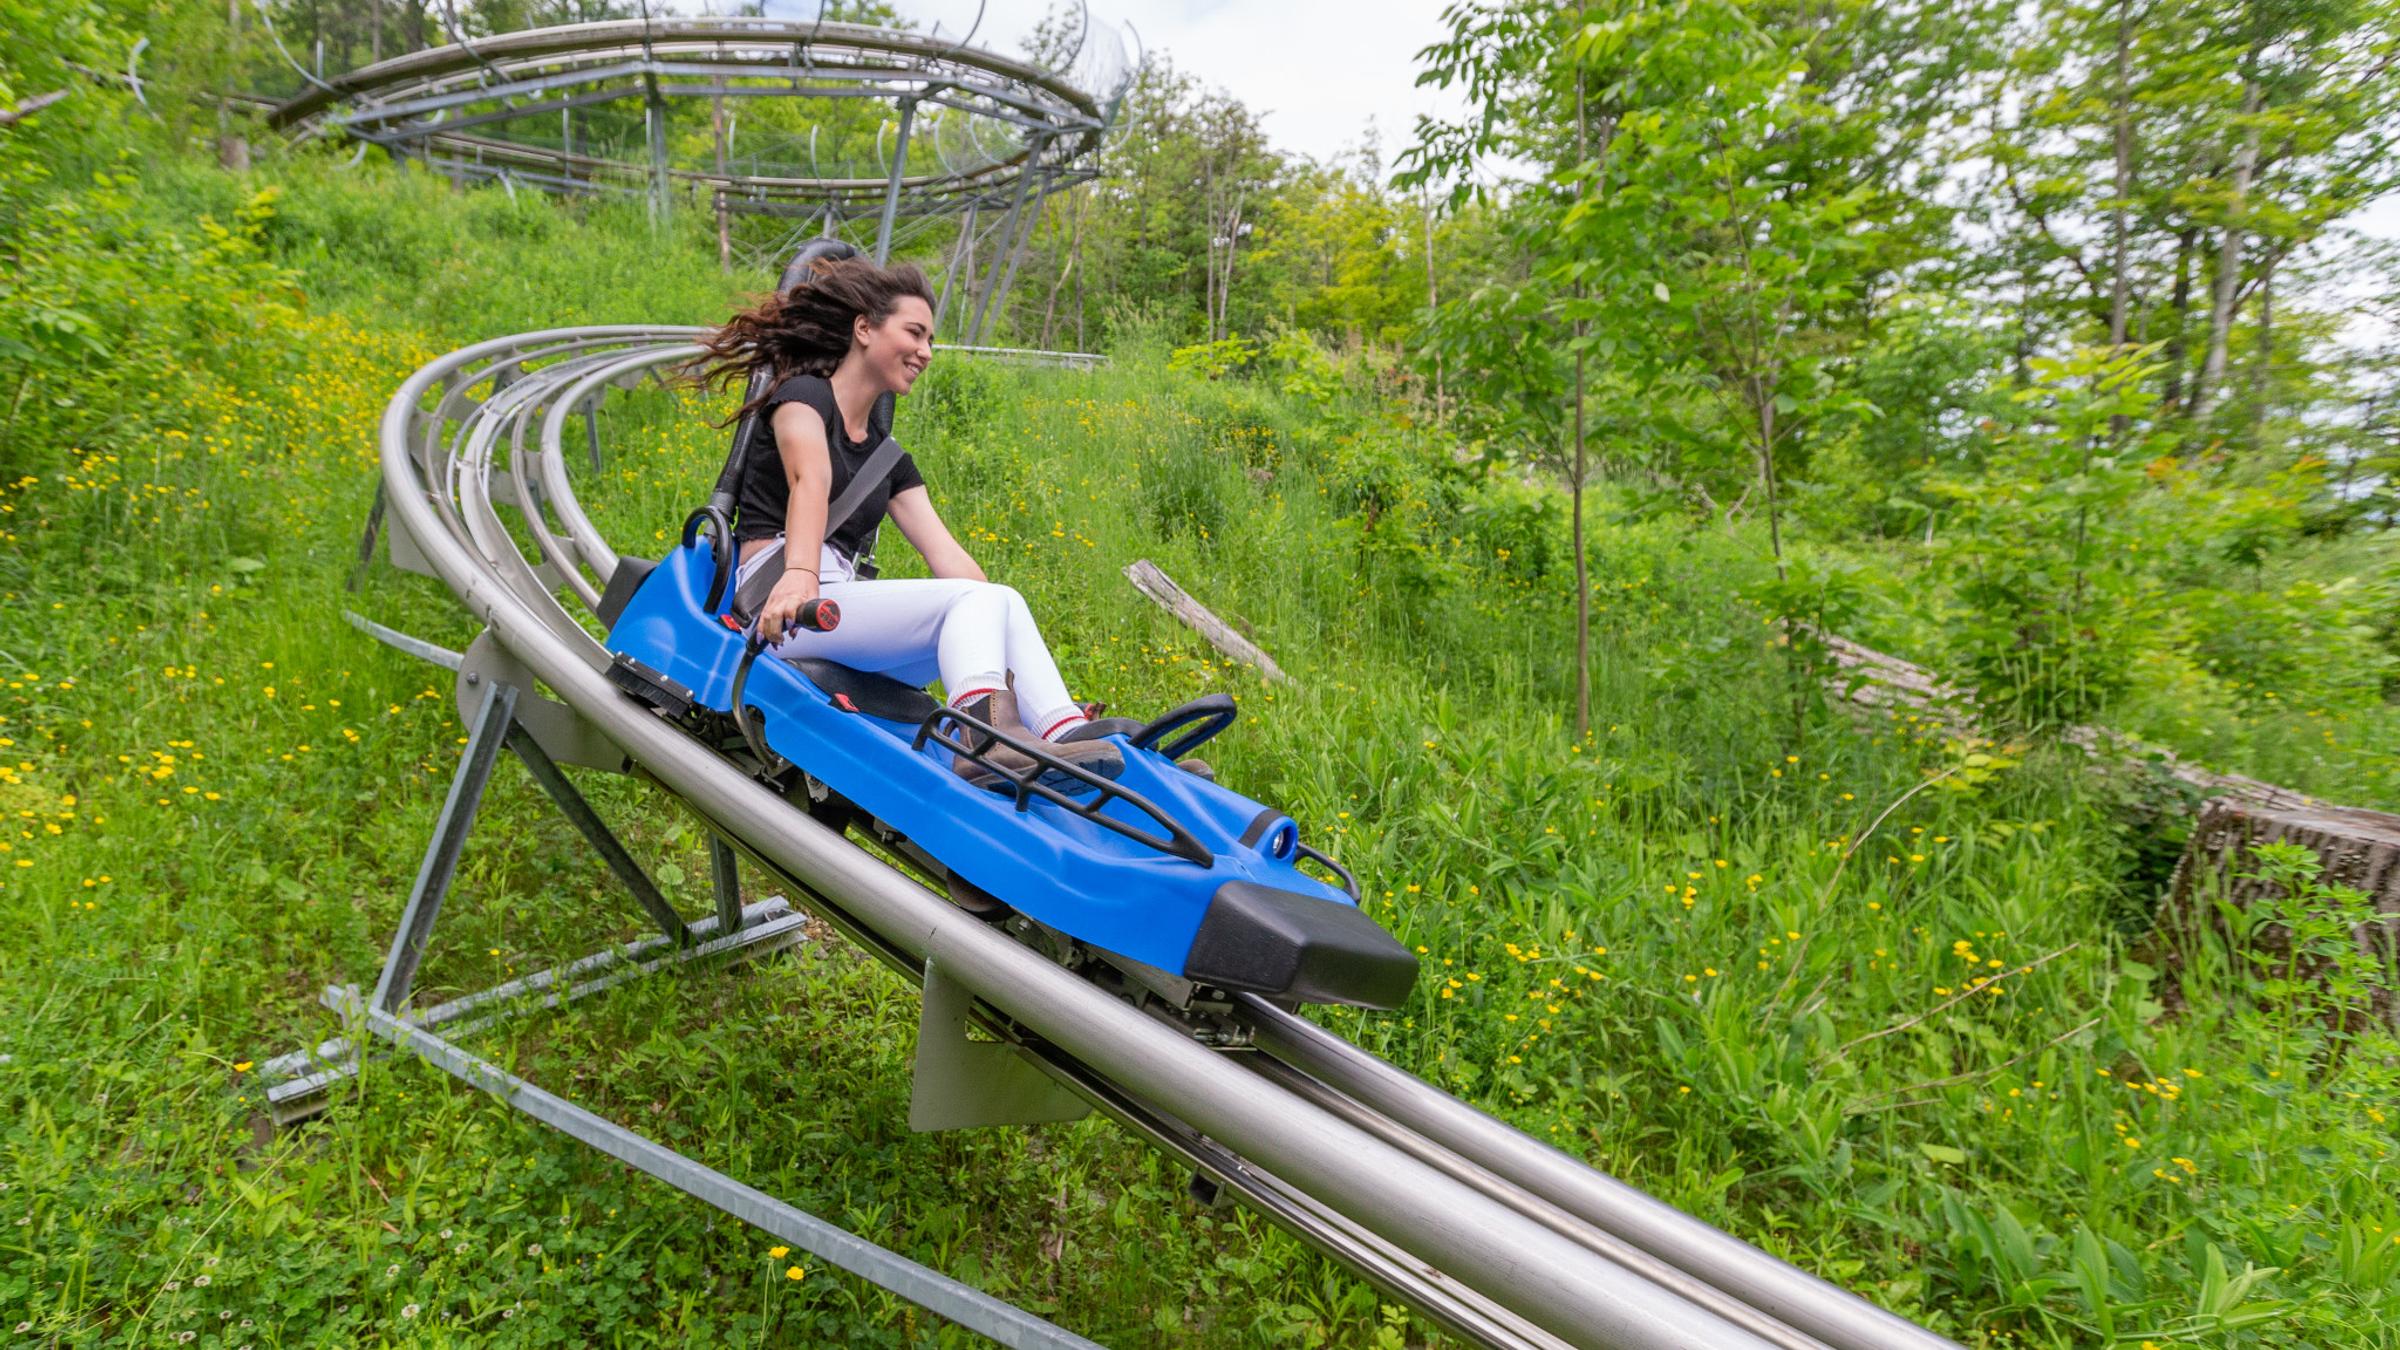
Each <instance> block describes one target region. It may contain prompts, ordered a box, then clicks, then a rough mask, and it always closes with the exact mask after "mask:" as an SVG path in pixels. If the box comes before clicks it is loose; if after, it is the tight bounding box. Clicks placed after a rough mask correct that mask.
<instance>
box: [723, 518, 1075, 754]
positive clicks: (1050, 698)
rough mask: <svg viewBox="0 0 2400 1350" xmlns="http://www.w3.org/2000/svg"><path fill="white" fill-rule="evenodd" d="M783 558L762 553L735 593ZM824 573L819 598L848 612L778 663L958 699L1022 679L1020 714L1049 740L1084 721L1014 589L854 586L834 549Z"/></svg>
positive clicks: (798, 641) (788, 645) (747, 566)
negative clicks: (937, 681) (1066, 723)
mask: <svg viewBox="0 0 2400 1350" xmlns="http://www.w3.org/2000/svg"><path fill="white" fill-rule="evenodd" d="M778 537H779V538H780V536H778ZM776 553H777V550H774V549H761V550H759V552H758V555H757V556H756V557H752V558H749V559H745V560H744V561H743V563H742V565H741V567H740V568H739V569H738V570H737V571H736V573H735V575H734V587H735V588H736V589H737V590H738V589H739V588H740V586H741V584H742V582H744V581H746V580H748V579H749V578H750V576H751V574H752V573H754V572H755V571H757V570H758V568H759V567H760V566H761V565H763V564H764V563H765V561H766V560H767V559H768V558H769V557H772V556H775V554H776ZM820 570H821V571H822V573H823V577H824V579H823V580H822V581H821V582H820V583H819V585H818V587H817V594H819V595H821V596H823V597H825V598H826V599H828V600H831V601H833V602H834V603H835V604H837V605H840V606H841V608H842V621H841V622H840V623H839V624H837V625H835V626H834V630H833V631H832V632H830V633H819V632H815V631H813V630H810V629H806V628H794V629H792V630H791V631H790V633H789V635H788V636H786V637H785V638H784V639H783V640H782V641H781V642H778V643H776V644H775V654H776V655H777V656H780V657H783V658H785V659H786V660H791V659H794V658H797V657H803V656H814V657H822V658H823V659H825V660H828V661H837V662H840V663H841V664H842V665H845V666H849V667H851V668H852V669H855V670H868V671H873V672H875V673H876V674H878V675H889V676H890V677H892V678H893V679H895V680H899V681H900V682H901V683H903V684H908V685H913V686H916V687H919V688H922V687H923V686H925V685H927V684H930V683H932V682H933V680H934V677H936V676H937V675H938V676H939V677H941V681H942V688H943V689H944V691H945V692H946V693H947V694H948V695H949V696H950V697H951V698H953V699H955V698H957V697H958V696H959V695H960V694H964V693H968V692H971V691H973V690H978V689H999V688H1002V687H1003V686H1004V685H1005V684H1006V683H1007V674H1008V672H1011V671H1013V672H1015V673H1016V677H1017V684H1016V691H1017V711H1018V713H1019V714H1020V715H1021V716H1022V717H1024V718H1025V721H1026V725H1027V726H1030V727H1031V728H1033V730H1035V731H1037V732H1045V733H1046V732H1048V731H1050V730H1052V729H1053V728H1054V726H1055V724H1056V723H1058V722H1059V721H1061V720H1062V719H1067V718H1070V717H1071V716H1074V715H1078V714H1080V712H1081V710H1080V709H1079V708H1078V707H1077V706H1076V704H1075V700H1074V699H1073V698H1072V697H1070V696H1069V695H1068V693H1067V682H1066V680H1065V678H1064V677H1062V676H1061V675H1060V674H1059V673H1058V663H1057V662H1056V661H1054V660H1052V659H1051V657H1050V648H1049V647H1048V646H1047V645H1045V644H1044V643H1043V641H1042V634H1041V630H1040V629H1038V628H1036V627H1035V626H1034V622H1033V611H1032V610H1030V609H1028V608H1026V606H1025V598H1024V597H1023V596H1021V595H1018V594H1017V593H1016V591H1015V590H1014V589H1013V588H1011V587H1007V586H1000V585H995V584H993V583H992V582H988V581H965V580H960V579H957V578H950V577H922V578H918V577H912V578H907V579H894V580H890V581H884V580H876V581H852V580H849V579H848V578H849V575H850V573H849V569H848V567H847V566H845V565H844V564H843V562H842V560H841V557H840V555H839V554H836V553H835V552H834V551H833V550H832V549H831V548H827V549H825V550H824V558H823V565H822V567H821V569H820ZM837 577H839V578H841V580H835V578H837Z"/></svg>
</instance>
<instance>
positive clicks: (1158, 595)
mask: <svg viewBox="0 0 2400 1350" xmlns="http://www.w3.org/2000/svg"><path fill="white" fill-rule="evenodd" d="M1125 578H1126V580H1128V581H1131V582H1132V583H1133V585H1134V589H1136V590H1138V591H1140V592H1141V593H1142V594H1144V595H1146V596H1149V597H1150V598H1151V599H1152V600H1154V601H1156V602H1157V603H1158V605H1159V607H1160V608H1162V609H1164V610H1166V611H1167V612H1168V613H1169V614H1172V615H1174V616H1175V617H1176V618H1177V619H1178V620H1180V621H1181V622H1182V623H1183V625H1184V626H1185V627H1187V628H1189V629H1191V630H1192V631H1193V632H1196V633H1198V634H1199V635H1200V636H1202V637H1204V638H1207V639H1208V641H1209V645H1210V646H1213V647H1215V648H1216V649H1217V650H1218V651H1220V652H1223V653H1225V654H1226V655H1227V656H1230V657H1232V658H1233V659H1234V660H1236V661H1240V662H1242V663H1243V664H1244V665H1249V666H1255V667H1257V668H1258V670H1259V672H1260V673H1261V674H1263V675H1265V676H1266V677H1267V678H1268V679H1269V680H1277V681H1282V682H1284V683H1287V684H1288V683H1290V682H1291V678H1292V677H1291V676H1289V675H1286V674H1284V673H1283V667H1281V666H1278V665H1276V664H1275V658H1274V657H1271V656H1269V655H1267V654H1266V653H1265V652H1263V651H1260V650H1259V649H1258V646H1257V644H1256V643H1253V642H1251V641H1250V640H1249V639H1248V638H1245V637H1243V636H1242V635H1241V634H1239V633H1237V632H1235V631H1233V629H1232V628H1230V627H1228V626H1227V625H1226V623H1225V621H1224V620H1223V619H1220V618H1218V617H1217V616H1216V615H1214V614H1211V613H1210V612H1209V611H1208V606H1206V605H1203V604H1201V603H1200V602H1199V601H1197V600H1194V599H1193V598H1192V597H1191V596H1190V595H1188V594H1186V593H1185V592H1184V589H1183V588H1182V587H1181V586H1178V585H1176V584H1175V582H1174V579H1173V578H1171V577H1169V576H1168V575H1167V574H1166V573H1165V572H1162V571H1160V570H1159V567H1158V564H1157V563H1154V562H1152V561H1150V560H1149V559H1148V558H1136V559H1134V560H1133V561H1132V562H1131V563H1129V564H1127V565H1126V568H1125Z"/></svg>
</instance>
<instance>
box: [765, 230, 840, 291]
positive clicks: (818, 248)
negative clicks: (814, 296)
mask: <svg viewBox="0 0 2400 1350" xmlns="http://www.w3.org/2000/svg"><path fill="white" fill-rule="evenodd" d="M857 256H858V246H857V245H855V244H852V243H850V242H849V241H847V240H843V239H832V238H824V239H811V240H809V241H808V242H807V243H805V244H802V245H801V246H800V251H799V252H797V253H794V254H793V255H792V260H791V262H790V263H789V264H787V265H786V266H785V267H784V269H783V279H782V280H780V281H778V282H776V283H775V289H776V290H778V291H788V290H790V289H791V288H792V287H794V286H797V285H799V284H800V282H801V280H802V279H803V278H805V277H806V276H807V275H808V268H809V264H811V263H813V262H815V261H817V260H818V259H819V258H836V259H839V258H855V257H857Z"/></svg>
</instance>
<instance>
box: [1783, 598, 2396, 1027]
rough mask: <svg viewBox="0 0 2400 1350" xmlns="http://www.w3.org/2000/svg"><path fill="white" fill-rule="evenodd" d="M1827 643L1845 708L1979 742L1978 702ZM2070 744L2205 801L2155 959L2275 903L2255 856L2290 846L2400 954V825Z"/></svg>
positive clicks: (2147, 947) (1867, 650)
mask: <svg viewBox="0 0 2400 1350" xmlns="http://www.w3.org/2000/svg"><path fill="white" fill-rule="evenodd" d="M1819 640H1821V641H1822V642H1823V643H1824V644H1825V647H1826V650H1827V652H1828V653H1829V654H1830V655H1831V657H1832V660H1833V664H1834V667H1835V669H1836V671H1837V674H1836V675H1835V676H1834V677H1833V678H1832V679H1831V680H1830V681H1828V683H1829V684H1831V685H1832V687H1833V689H1834V692H1835V693H1836V694H1837V695H1838V696H1840V697H1842V698H1845V699H1848V700H1849V701H1851V702H1853V703H1856V704H1859V705H1860V706H1862V707H1868V708H1874V709H1878V710H1884V709H1906V710H1908V711H1910V712H1913V713H1915V714H1917V715H1919V716H1921V717H1924V718H1927V719H1929V720H1932V721H1935V722H1938V723H1940V724H1941V725H1943V726H1944V727H1946V728H1948V729H1950V730H1951V731H1954V732H1959V733H1962V734H1967V733H1973V732H1974V730H1975V711H1976V707H1975V695H1974V691H1973V690H1970V689H1966V688H1963V687H1961V686H1958V685H1954V684H1951V683H1949V682H1947V681H1945V680H1943V679H1941V678H1940V677H1939V676H1937V675H1935V674H1933V673H1932V672H1931V671H1928V670H1926V669H1925V668H1924V667H1922V666H1919V665H1916V664H1914V663H1912V662H1909V661H1904V660H1902V659H1900V658H1899V657H1896V656H1891V655H1888V654H1886V653H1884V652H1879V651H1876V650H1875V649H1874V648H1872V647H1865V646H1861V645H1859V644H1858V643H1855V642H1852V641H1850V640H1849V639H1847V638H1844V637H1839V636H1836V635H1834V634H1830V633H1827V634H1820V635H1819ZM2062 739H2064V740H2065V741H2066V742H2067V743H2068V744H2070V745H2073V746H2076V747H2078V748H2080V749H2082V750H2083V751H2085V752H2086V753H2087V754H2090V755H2092V756H2093V757H2094V759H2095V760H2098V761H2103V762H2112V763H2120V764H2122V763H2127V762H2137V761H2138V762H2143V763H2147V764H2149V765H2153V766H2155V767H2156V768H2157V769H2158V771H2159V772H2162V773H2164V774H2166V775H2167V776H2168V777H2170V778H2172V779H2174V780H2175V781H2177V782H2179V783H2182V784H2184V785H2185V786H2187V787H2190V788H2192V789H2194V790H2195V791H2196V792H2197V793H2198V794H2199V795H2200V797H2201V798H2202V799H2203V800H2202V804H2201V808H2200V817H2199V820H2198V821H2197V822H2196V823H2195V824H2194V825H2193V827H2192V834H2191V838H2190V839H2189V840H2188V841H2187V842H2186V843H2185V845H2184V850H2183V854H2182V856H2181V857H2180V858H2178V859H2177V860H2176V863H2175V872H2174V875H2173V877H2172V879H2171V880H2170V881H2169V882H2168V884H2167V889H2166V892H2165V894H2164V895H2163V896H2162V897H2161V898H2160V900H2159V906H2158V911H2157V915H2156V918H2155V920H2154V923H2153V927H2152V936H2151V938H2150V940H2149V941H2148V942H2146V943H2145V944H2144V945H2143V946H2142V948H2141V949H2140V950H2141V954H2142V955H2143V956H2144V957H2145V958H2146V959H2149V960H2152V961H2155V962H2158V963H2160V964H2161V965H2164V966H2167V967H2170V968H2172V967H2174V966H2176V965H2179V964H2180V963H2181V962H2182V961H2183V959H2184V950H2183V949H2184V945H2185V944H2186V943H2188V942H2189V941H2191V940H2192V939H2193V938H2194V937H2195V936H2197V935H2198V934H2199V933H2201V932H2203V931H2205V930H2207V929H2209V928H2221V927H2222V924H2223V918H2222V916H2221V915H2220V914H2219V913H2218V911H2217V907H2216V903H2215V902H2216V900H2217V899H2218V898H2219V897H2223V898H2225V899H2228V900H2230V901H2232V902H2233V904H2235V905H2236V906H2239V907H2242V908H2247V907H2248V906H2249V905H2251V904H2252V903H2254V902H2256V901H2257V900H2259V899H2261V898H2266V897H2269V896H2271V895H2272V893H2273V892H2272V888H2271V887H2270V886H2269V885H2268V884H2267V883H2265V882H2261V881H2259V880H2257V879H2255V878H2254V877H2252V876H2251V875H2249V874H2250V873H2252V872H2254V871H2255V870H2257V869H2256V860H2255V859H2254V858H2253V857H2252V856H2251V855H2250V849H2251V847H2252V846H2253V845H2256V844H2268V843H2282V842H2288V843H2294V844H2300V845H2302V846H2304V847H2306V848H2308V849H2309V850H2310V851H2311V852H2313V853H2315V854H2316V855H2317V858H2318V860H2319V861H2320V862H2321V863H2322V864H2323V865H2324V872H2323V879H2324V880H2325V881H2326V882H2328V883H2330V884H2334V885H2340V886H2348V887H2351V888H2353V889H2356V890H2360V891H2364V892H2365V893H2366V894H2367V896H2368V897H2369V898H2370V899H2371V900H2373V901H2374V903H2375V907H2376V909H2377V911H2378V912H2379V913H2381V914H2382V915H2383V916H2384V917H2383V919H2382V920H2381V921H2380V922H2375V923H2368V924H2363V925H2361V926H2360V927H2359V929H2358V931H2357V934H2356V937H2357V941H2358V942H2359V944H2360V950H2361V951H2365V952H2369V953H2380V954H2381V956H2382V958H2383V959H2385V960H2391V959H2393V958H2394V953H2395V952H2396V951H2400V816H2395V815H2390V814H2387V813H2385V812H2382V811H2370V810H2366V809H2363V808H2360V807H2351V806H2334V805H2330V804H2328V803H2325V802H2320V801H2317V800H2316V799H2314V798H2312V797H2309V796H2307V795H2306V794H2303V793H2299V792H2294V791H2292V790H2291V789H2289V788H2284V787H2278V786H2276V785H2275V784H2273V783H2267V782H2261V781H2260V780H2258V779H2256V778H2247V777H2244V776H2242V775H2240V774H2229V773H2214V772H2211V771H2210V770H2208V769H2204V768H2201V767H2200V766H2199V765H2197V764H2193V763H2191V762H2189V761H2187V760H2184V759H2181V758H2179V757H2177V756H2176V755H2175V754H2174V753H2173V752H2172V751H2169V750H2166V749H2164V748H2163V747H2160V746H2155V745H2150V744H2147V743H2145V742H2143V741H2139V740H2136V739H2135V738H2133V737H2131V736H2126V735H2122V734H2120V733H2118V732H2114V731H2110V730H2108V729H2107V728H2106V727H2094V726H2076V727H2069V728H2067V729H2066V731H2065V732H2063V733H2062ZM2270 940H2271V938H2270ZM2375 1007H2376V1011H2377V1012H2379V1013H2381V1014H2382V1015H2383V1016H2384V1017H2385V1018H2386V1019H2388V1020H2391V1021H2393V1022H2394V1023H2395V1024H2396V1025H2400V997H2395V995H2394V993H2393V992H2392V991H2390V990H2384V991H2381V992H2379V993H2378V994H2377V995H2376V996H2375Z"/></svg>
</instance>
